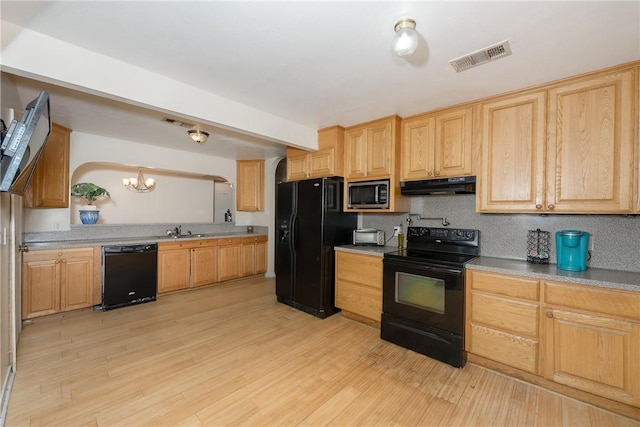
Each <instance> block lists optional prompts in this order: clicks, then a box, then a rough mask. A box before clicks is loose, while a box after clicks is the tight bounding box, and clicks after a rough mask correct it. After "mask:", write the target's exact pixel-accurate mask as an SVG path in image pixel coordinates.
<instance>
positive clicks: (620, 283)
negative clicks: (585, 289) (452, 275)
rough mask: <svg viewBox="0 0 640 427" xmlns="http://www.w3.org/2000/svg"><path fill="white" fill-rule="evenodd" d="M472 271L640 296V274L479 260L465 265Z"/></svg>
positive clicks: (523, 262) (493, 259) (492, 259)
mask: <svg viewBox="0 0 640 427" xmlns="http://www.w3.org/2000/svg"><path fill="white" fill-rule="evenodd" d="M466 268H467V269H469V270H479V271H488V272H493V273H502V274H512V275H516V276H526V277H531V278H535V279H542V280H553V281H556V282H567V283H579V284H582V285H588V286H598V287H601V288H609V289H618V290H624V291H632V292H640V273H636V272H631V271H618V270H608V269H604V268H589V269H587V270H585V271H566V270H560V269H559V268H558V267H556V265H555V264H529V263H528V262H526V261H521V260H514V259H505V258H493V257H485V256H481V257H478V258H476V259H474V260H472V261H470V262H468V263H467V264H466Z"/></svg>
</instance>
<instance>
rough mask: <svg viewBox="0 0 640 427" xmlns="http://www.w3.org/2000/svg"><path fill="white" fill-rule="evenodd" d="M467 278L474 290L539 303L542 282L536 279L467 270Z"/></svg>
mask: <svg viewBox="0 0 640 427" xmlns="http://www.w3.org/2000/svg"><path fill="white" fill-rule="evenodd" d="M467 278H468V281H469V283H471V286H472V288H473V289H477V290H480V291H486V292H491V293H493V294H500V295H505V296H509V297H514V298H522V299H528V300H531V301H538V300H539V298H540V286H539V284H540V282H539V281H538V280H536V279H528V278H523V277H516V276H509V275H505V274H494V273H486V272H480V271H473V270H467Z"/></svg>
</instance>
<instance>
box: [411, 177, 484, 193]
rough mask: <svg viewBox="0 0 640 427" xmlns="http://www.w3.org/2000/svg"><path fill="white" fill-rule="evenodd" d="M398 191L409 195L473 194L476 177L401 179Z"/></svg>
mask: <svg viewBox="0 0 640 427" xmlns="http://www.w3.org/2000/svg"><path fill="white" fill-rule="evenodd" d="M400 192H401V193H402V194H405V195H410V196H418V195H436V194H474V193H475V192H476V177H475V176H461V177H455V178H440V179H425V180H422V181H402V182H400Z"/></svg>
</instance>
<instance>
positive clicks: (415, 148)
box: [400, 116, 435, 181]
mask: <svg viewBox="0 0 640 427" xmlns="http://www.w3.org/2000/svg"><path fill="white" fill-rule="evenodd" d="M434 137H435V118H434V117H432V116H431V117H429V116H420V117H415V118H411V119H407V120H403V121H402V143H401V167H400V169H401V171H402V180H403V181H411V180H419V179H428V178H433V152H434V148H433V143H434Z"/></svg>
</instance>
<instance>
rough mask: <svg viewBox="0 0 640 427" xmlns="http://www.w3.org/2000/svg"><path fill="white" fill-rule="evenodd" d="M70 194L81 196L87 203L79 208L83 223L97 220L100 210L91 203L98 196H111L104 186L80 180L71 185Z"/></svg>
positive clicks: (91, 222) (92, 222)
mask: <svg viewBox="0 0 640 427" xmlns="http://www.w3.org/2000/svg"><path fill="white" fill-rule="evenodd" d="M71 195H72V196H74V197H81V198H83V199H85V200H86V202H87V204H86V205H85V206H84V207H83V208H81V209H80V221H82V223H83V224H95V223H96V222H98V216H99V215H100V211H99V210H97V207H96V206H95V205H93V202H95V201H96V200H97V199H98V197H109V198H110V197H111V194H109V192H108V191H107V190H105V189H104V188H102V187H100V186H98V185H96V184H94V183H92V182H81V183H79V184H74V185H72V186H71Z"/></svg>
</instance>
